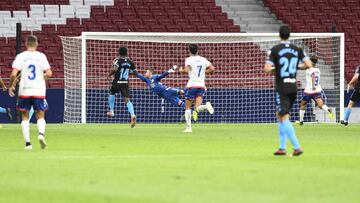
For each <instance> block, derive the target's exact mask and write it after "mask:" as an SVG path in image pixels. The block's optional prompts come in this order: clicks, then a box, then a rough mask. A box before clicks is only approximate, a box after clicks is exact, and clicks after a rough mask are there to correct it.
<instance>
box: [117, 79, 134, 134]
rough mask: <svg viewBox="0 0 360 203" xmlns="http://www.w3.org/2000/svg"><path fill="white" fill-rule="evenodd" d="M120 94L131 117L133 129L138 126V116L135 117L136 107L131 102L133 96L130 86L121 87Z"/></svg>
mask: <svg viewBox="0 0 360 203" xmlns="http://www.w3.org/2000/svg"><path fill="white" fill-rule="evenodd" d="M120 92H121V95H122V96H123V97H124V102H125V104H126V107H127V110H128V112H129V114H130V117H131V123H130V125H131V128H133V127H135V125H136V115H135V110H134V105H133V103H132V102H131V101H130V97H131V96H130V89H129V85H128V84H123V85H121V88H120Z"/></svg>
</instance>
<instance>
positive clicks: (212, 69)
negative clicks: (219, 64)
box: [206, 64, 215, 74]
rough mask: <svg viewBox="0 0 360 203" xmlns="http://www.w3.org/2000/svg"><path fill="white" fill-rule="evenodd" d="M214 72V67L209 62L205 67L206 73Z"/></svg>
mask: <svg viewBox="0 0 360 203" xmlns="http://www.w3.org/2000/svg"><path fill="white" fill-rule="evenodd" d="M214 72H215V67H214V66H213V65H212V64H210V65H209V66H208V67H207V68H206V73H208V74H213V73H214Z"/></svg>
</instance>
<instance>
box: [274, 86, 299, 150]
mask: <svg viewBox="0 0 360 203" xmlns="http://www.w3.org/2000/svg"><path fill="white" fill-rule="evenodd" d="M280 100H281V109H280V111H279V113H278V114H279V120H280V128H281V130H283V131H284V133H285V134H286V136H287V138H288V139H289V140H290V142H291V144H292V145H293V147H294V153H293V155H295V156H298V155H300V154H302V153H303V152H302V150H301V146H300V143H299V141H298V138H297V136H296V133H295V129H294V127H293V126H292V124H291V122H290V114H289V112H290V110H291V107H292V105H293V103H294V101H295V100H296V93H294V94H287V95H280Z"/></svg>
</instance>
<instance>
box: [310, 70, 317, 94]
mask: <svg viewBox="0 0 360 203" xmlns="http://www.w3.org/2000/svg"><path fill="white" fill-rule="evenodd" d="M311 86H312V89H313V90H315V89H316V87H315V73H312V74H311Z"/></svg>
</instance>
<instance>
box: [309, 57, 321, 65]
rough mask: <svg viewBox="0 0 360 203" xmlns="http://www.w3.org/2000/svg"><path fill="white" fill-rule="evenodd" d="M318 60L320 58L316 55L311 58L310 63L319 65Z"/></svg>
mask: <svg viewBox="0 0 360 203" xmlns="http://www.w3.org/2000/svg"><path fill="white" fill-rule="evenodd" d="M318 60H319V58H318V56H316V55H312V56H311V57H310V61H311V62H313V63H314V64H317V62H318Z"/></svg>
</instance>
